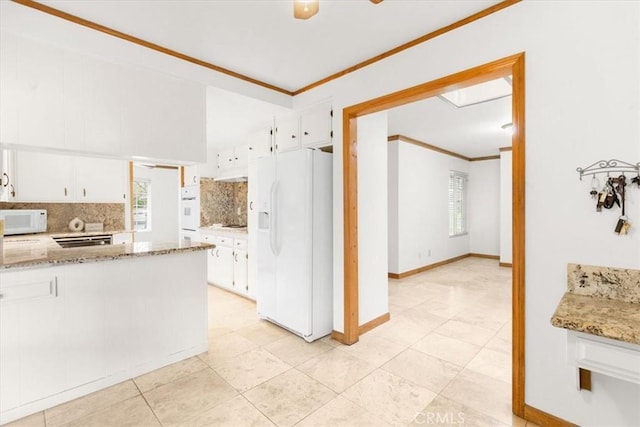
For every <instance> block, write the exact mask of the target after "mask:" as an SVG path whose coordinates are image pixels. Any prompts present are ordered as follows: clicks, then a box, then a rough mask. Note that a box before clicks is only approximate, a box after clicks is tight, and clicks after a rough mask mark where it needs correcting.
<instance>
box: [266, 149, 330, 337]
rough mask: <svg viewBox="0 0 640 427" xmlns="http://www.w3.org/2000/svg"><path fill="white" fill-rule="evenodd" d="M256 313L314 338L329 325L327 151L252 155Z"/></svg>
mask: <svg viewBox="0 0 640 427" xmlns="http://www.w3.org/2000/svg"><path fill="white" fill-rule="evenodd" d="M257 162H258V164H257V181H258V237H257V240H258V242H257V244H258V252H257V254H256V263H257V293H256V303H257V309H258V316H259V317H260V318H263V319H267V320H269V321H271V322H273V323H276V324H278V325H280V326H282V327H284V328H286V329H288V330H290V331H291V332H293V333H295V334H297V335H299V336H301V337H303V338H304V339H305V340H306V341H309V342H311V341H314V340H316V339H318V338H321V337H323V336H325V335H328V334H330V333H331V330H332V328H333V283H332V282H333V253H332V250H333V249H332V240H333V237H332V234H333V220H332V215H333V209H332V156H331V154H330V153H325V152H322V151H320V150H313V149H307V148H303V149H299V150H295V151H289V152H285V153H280V154H278V155H276V156H271V157H263V158H259V159H257Z"/></svg>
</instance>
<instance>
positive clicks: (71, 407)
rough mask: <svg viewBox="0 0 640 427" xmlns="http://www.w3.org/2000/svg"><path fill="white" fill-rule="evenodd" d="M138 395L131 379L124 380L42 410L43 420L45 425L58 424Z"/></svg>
mask: <svg viewBox="0 0 640 427" xmlns="http://www.w3.org/2000/svg"><path fill="white" fill-rule="evenodd" d="M138 395H140V391H139V390H138V387H136V385H135V384H134V383H133V381H125V382H122V383H120V384H116V385H114V386H111V387H108V388H105V389H104V390H100V391H96V392H95V393H91V394H88V395H86V396H83V397H81V398H79V399H75V400H72V401H71V402H67V403H63V404H62V405H58V406H54V407H53V408H51V409H47V410H46V411H45V412H44V416H45V421H46V424H47V426H59V425H62V424H66V423H69V422H71V421H75V420H77V419H79V418H83V417H86V416H87V415H89V414H92V413H94V412H99V411H101V410H103V409H105V408H107V407H109V406H111V405H114V404H116V403H118V402H122V401H123V400H126V399H129V398H131V397H134V396H138Z"/></svg>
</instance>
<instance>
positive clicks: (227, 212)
mask: <svg viewBox="0 0 640 427" xmlns="http://www.w3.org/2000/svg"><path fill="white" fill-rule="evenodd" d="M238 212H239V213H238ZM213 224H240V225H246V224H247V183H246V182H220V181H214V180H213V179H212V178H201V179H200V225H201V226H202V227H207V226H209V225H213Z"/></svg>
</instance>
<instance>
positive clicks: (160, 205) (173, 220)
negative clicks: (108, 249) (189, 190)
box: [133, 166, 180, 242]
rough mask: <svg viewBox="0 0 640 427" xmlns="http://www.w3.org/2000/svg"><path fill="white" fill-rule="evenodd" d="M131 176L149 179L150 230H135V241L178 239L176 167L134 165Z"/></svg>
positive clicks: (178, 182) (178, 176) (178, 198)
mask: <svg viewBox="0 0 640 427" xmlns="http://www.w3.org/2000/svg"><path fill="white" fill-rule="evenodd" d="M133 177H134V179H135V178H144V179H149V180H150V181H151V231H136V233H135V241H136V242H145V241H156V242H160V241H170V242H177V241H178V233H179V219H178V218H179V214H180V210H179V200H180V173H179V172H178V169H163V168H162V169H161V168H153V169H150V168H146V167H141V166H134V168H133Z"/></svg>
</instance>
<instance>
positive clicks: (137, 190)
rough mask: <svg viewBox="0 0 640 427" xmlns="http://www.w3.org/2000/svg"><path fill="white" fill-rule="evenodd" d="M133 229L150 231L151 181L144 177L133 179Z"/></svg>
mask: <svg viewBox="0 0 640 427" xmlns="http://www.w3.org/2000/svg"><path fill="white" fill-rule="evenodd" d="M132 215H133V229H134V230H135V231H151V182H150V181H149V180H145V179H135V180H134V181H133V212H132Z"/></svg>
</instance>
